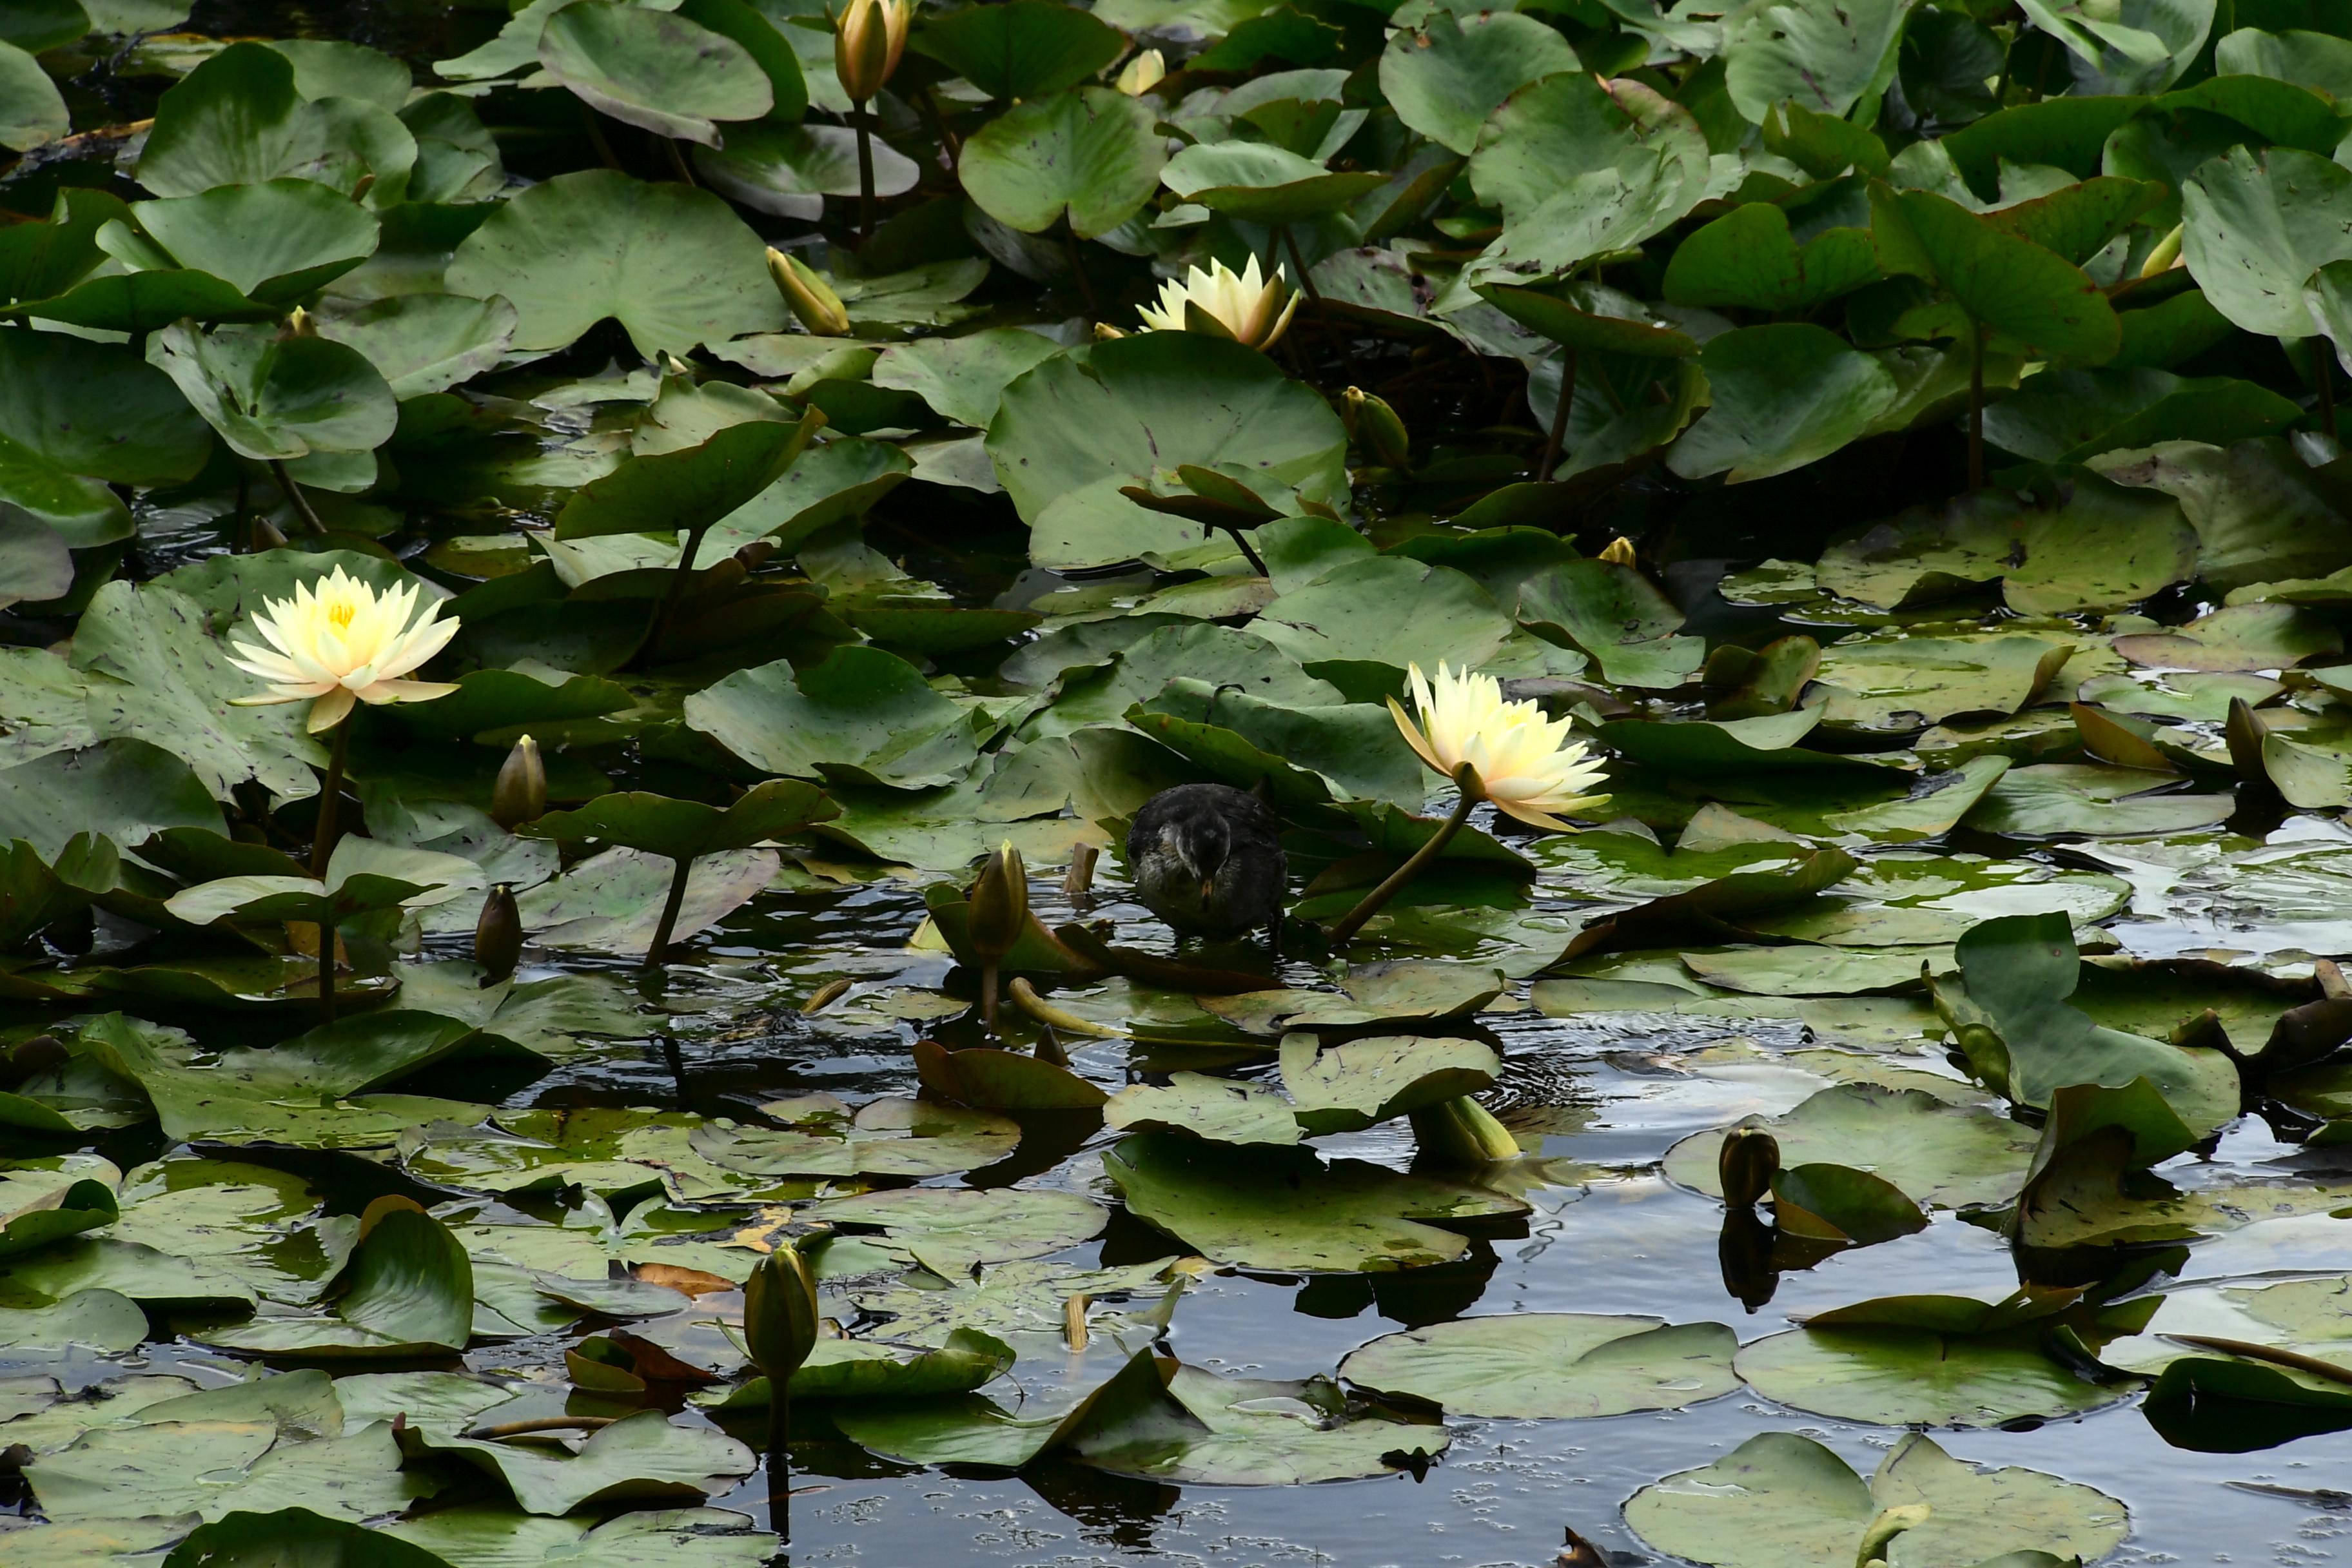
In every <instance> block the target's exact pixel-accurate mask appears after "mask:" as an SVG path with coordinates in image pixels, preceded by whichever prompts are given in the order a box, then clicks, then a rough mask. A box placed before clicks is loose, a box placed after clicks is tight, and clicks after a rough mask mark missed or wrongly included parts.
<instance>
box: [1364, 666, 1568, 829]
mask: <svg viewBox="0 0 2352 1568" xmlns="http://www.w3.org/2000/svg"><path fill="white" fill-rule="evenodd" d="M1411 679H1412V700H1413V706H1414V707H1415V708H1416V709H1418V710H1420V714H1421V719H1420V721H1419V722H1418V723H1416V722H1414V721H1413V720H1412V717H1411V716H1410V715H1408V714H1407V713H1406V712H1405V710H1404V708H1403V706H1402V704H1400V703H1399V702H1398V701H1397V700H1396V699H1395V698H1393V697H1391V698H1390V699H1389V711H1390V712H1391V713H1392V714H1394V715H1395V717H1396V723H1397V728H1398V729H1399V730H1400V731H1402V732H1403V734H1404V738H1405V743H1406V744H1407V745H1410V746H1411V747H1412V749H1413V751H1414V752H1416V753H1417V754H1418V755H1419V756H1420V758H1421V760H1422V761H1423V762H1424V763H1428V764H1429V765H1430V766H1431V767H1432V768H1434V769H1435V770H1436V771H1437V772H1439V773H1444V775H1445V776H1446V777H1448V778H1452V777H1454V773H1455V770H1457V769H1459V768H1460V767H1461V766H1462V764H1463V763H1469V764H1470V766H1471V768H1472V769H1473V770H1475V773H1476V774H1477V785H1476V787H1477V788H1478V789H1479V790H1480V792H1482V793H1483V794H1484V795H1485V796H1486V799H1488V800H1491V801H1493V802H1494V803H1495V806H1496V809H1497V810H1499V811H1502V812H1505V813H1507V814H1508V815H1510V816H1516V817H1517V818H1518V819H1519V820H1520V821H1521V822H1525V823H1528V824H1530V825H1532V826H1537V827H1566V826H1569V824H1568V823H1567V822H1565V821H1563V820H1561V819H1562V818H1563V817H1564V816H1567V815H1568V814H1569V813H1570V812H1582V811H1588V810H1590V809H1591V808H1592V807H1595V806H1601V805H1608V804H1609V796H1608V795H1605V794H1603V795H1595V794H1591V793H1589V792H1590V791H1591V788H1592V786H1593V785H1594V784H1599V783H1600V782H1601V764H1600V763H1598V762H1597V761H1595V760H1593V758H1592V755H1591V747H1589V746H1587V745H1586V744H1585V743H1584V742H1581V741H1571V740H1570V739H1569V721H1567V720H1565V719H1547V718H1545V717H1544V713H1543V710H1542V709H1541V708H1538V706H1536V704H1534V703H1532V702H1506V701H1504V700H1503V683H1502V682H1501V681H1499V680H1496V679H1495V678H1494V677H1493V676H1491V675H1479V674H1475V673H1474V672H1472V671H1470V670H1467V669H1464V670H1459V671H1456V670H1452V669H1449V668H1446V666H1445V664H1444V661H1442V660H1441V661H1440V662H1439V664H1438V666H1437V679H1436V681H1435V682H1434V683H1432V682H1431V681H1430V679H1428V678H1427V677H1426V676H1424V675H1423V674H1422V672H1421V666H1419V665H1417V664H1416V665H1413V666H1412V668H1411Z"/></svg>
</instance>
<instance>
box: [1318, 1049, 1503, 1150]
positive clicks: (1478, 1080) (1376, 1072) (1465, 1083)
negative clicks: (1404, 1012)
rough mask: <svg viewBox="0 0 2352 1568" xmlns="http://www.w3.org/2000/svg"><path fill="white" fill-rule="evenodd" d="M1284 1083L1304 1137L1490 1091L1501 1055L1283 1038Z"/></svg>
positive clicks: (1352, 1127)
mask: <svg viewBox="0 0 2352 1568" xmlns="http://www.w3.org/2000/svg"><path fill="white" fill-rule="evenodd" d="M1281 1059H1282V1084H1283V1087H1284V1088H1285V1089H1288V1090H1289V1091H1290V1098H1291V1100H1292V1101H1293V1102H1294V1104H1295V1107H1296V1113H1297V1118H1298V1124H1299V1126H1300V1128H1301V1129H1303V1130H1304V1131H1306V1133H1307V1136H1308V1137H1320V1136H1321V1135H1323V1134H1324V1133H1327V1132H1354V1131H1360V1130H1361V1129H1363V1128H1366V1127H1371V1126H1375V1125H1377V1124H1379V1123H1380V1122H1382V1121H1388V1120H1390V1119H1391V1117H1397V1116H1404V1115H1408V1114H1410V1113H1411V1112H1412V1111H1415V1110H1425V1109H1427V1108H1428V1107H1430V1106H1433V1105H1442V1104H1444V1102H1445V1101H1447V1100H1458V1099H1460V1098H1461V1097H1463V1096H1464V1095H1467V1094H1476V1093H1478V1092H1479V1091H1481V1090H1482V1089H1488V1088H1490V1087H1492V1086H1493V1084H1494V1081H1495V1079H1496V1075H1497V1074H1499V1073H1500V1072H1501V1071H1502V1061H1501V1058H1498V1057H1496V1055H1495V1053H1494V1051H1493V1050H1492V1049H1491V1048H1489V1047H1486V1046H1484V1045H1482V1044H1480V1043H1479V1042H1478V1041H1476V1040H1463V1039H1448V1038H1444V1037H1415V1036H1412V1035H1374V1036H1370V1037H1364V1038H1361V1039H1352V1040H1349V1041H1347V1042H1345V1043H1343V1044H1340V1045H1333V1046H1321V1045H1318V1042H1317V1040H1316V1037H1314V1036H1313V1035H1311V1034H1297V1035H1286V1036H1284V1037H1283V1041H1282V1058H1281Z"/></svg>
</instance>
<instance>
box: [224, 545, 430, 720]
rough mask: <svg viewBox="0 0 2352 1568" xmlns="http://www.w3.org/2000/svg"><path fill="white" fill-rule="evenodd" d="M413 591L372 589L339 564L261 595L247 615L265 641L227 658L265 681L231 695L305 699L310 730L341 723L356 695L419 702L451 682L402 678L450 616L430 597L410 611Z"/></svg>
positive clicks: (257, 700) (255, 700)
mask: <svg viewBox="0 0 2352 1568" xmlns="http://www.w3.org/2000/svg"><path fill="white" fill-rule="evenodd" d="M421 596H422V595H420V593H419V591H418V589H417V587H416V585H415V584H403V585H402V586H400V587H397V588H394V589H393V590H392V591H391V592H389V593H385V594H378V593H377V592H376V591H375V589H374V588H373V587H371V586H370V585H369V584H365V583H362V582H361V581H360V580H359V579H358V578H356V577H353V576H352V575H351V574H349V573H347V572H345V571H344V570H343V569H342V568H341V567H340V566H338V567H336V568H335V569H334V570H333V571H332V572H331V573H329V574H327V575H326V576H324V577H320V578H316V579H314V580H312V581H311V582H309V583H300V584H296V585H295V588H294V596H293V597H292V598H290V599H271V600H268V602H267V603H266V605H265V606H264V608H263V610H262V612H261V614H259V615H257V616H254V618H253V624H254V625H255V626H257V627H259V628H260V631H261V635H262V636H263V637H267V638H268V639H269V642H270V645H271V646H270V647H255V646H254V645H253V644H251V643H249V642H238V643H236V644H235V645H234V646H235V647H236V651H237V652H238V653H239V654H242V655H244V657H243V658H231V659H230V660H229V662H230V663H231V664H234V665H236V667H237V668H239V669H242V670H244V671H245V672H246V673H247V674H248V675H255V676H258V677H260V678H261V679H263V680H266V681H268V683H269V689H268V691H265V692H263V693H261V694H260V695H259V696H257V697H239V698H236V699H235V701H236V704H237V705H238V706H239V707H256V706H259V705H262V704H265V703H270V702H300V701H302V700H306V699H308V700H310V733H312V734H314V735H316V734H320V733H321V732H323V731H328V730H331V729H333V728H334V727H335V726H336V725H337V724H340V723H341V722H342V721H343V719H344V717H345V716H346V715H347V714H349V713H350V712H351V710H352V704H354V703H356V702H369V703H384V702H423V701H426V700H430V699H432V698H436V697H443V696H446V695H447V694H448V693H450V692H452V691H455V690H457V688H456V687H455V686H452V685H448V684H446V683H445V682H442V681H437V680H409V679H404V677H405V676H406V675H407V674H408V672H409V671H411V670H413V669H415V668H417V667H418V666H419V665H421V664H423V663H424V662H425V660H426V659H428V658H432V657H433V656H434V655H435V654H436V653H439V652H440V651H441V650H442V649H443V648H444V647H447V646H448V643H449V639H450V638H451V637H455V636H457V617H455V616H451V617H450V618H449V619H448V620H446V621H445V620H440V619H438V618H436V617H438V616H439V615H440V613H441V605H440V604H439V602H438V601H436V602H434V603H432V604H428V605H425V613H424V614H422V615H418V614H417V613H416V611H417V601H418V600H419V598H420V597H421Z"/></svg>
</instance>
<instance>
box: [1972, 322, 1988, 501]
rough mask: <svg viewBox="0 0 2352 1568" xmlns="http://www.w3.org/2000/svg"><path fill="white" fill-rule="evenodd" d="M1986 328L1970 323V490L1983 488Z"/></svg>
mask: <svg viewBox="0 0 2352 1568" xmlns="http://www.w3.org/2000/svg"><path fill="white" fill-rule="evenodd" d="M1984 351H1985V334H1984V329H1983V328H1982V327H1980V326H1979V325H1977V324H1976V323H1975V322H1974V321H1970V322H1969V489H1970V490H1972V491H1973V490H1980V489H1984V482H1985V469H1984Z"/></svg>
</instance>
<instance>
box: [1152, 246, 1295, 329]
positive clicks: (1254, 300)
mask: <svg viewBox="0 0 2352 1568" xmlns="http://www.w3.org/2000/svg"><path fill="white" fill-rule="evenodd" d="M1297 309H1298V297H1297V295H1296V294H1294V293H1292V292H1291V289H1290V279H1289V277H1288V275H1287V274H1286V273H1285V272H1284V271H1283V269H1282V268H1279V267H1277V268H1275V269H1274V276H1273V277H1272V278H1270V279H1269V278H1265V277H1262V276H1260V275H1259V272H1258V269H1257V258H1256V257H1255V256H1253V257H1251V258H1249V265H1248V266H1247V267H1245V268H1243V269H1242V270H1241V271H1239V272H1235V271H1234V269H1233V268H1230V267H1228V266H1226V265H1225V264H1224V263H1223V262H1222V261H1219V262H1215V263H1213V264H1212V266H1211V268H1210V269H1209V270H1208V271H1205V272H1204V271H1202V269H1201V268H1197V267H1195V268H1191V269H1190V270H1188V271H1187V272H1186V273H1185V274H1184V280H1183V281H1182V282H1181V283H1179V282H1176V281H1175V280H1173V279H1171V280H1170V281H1168V282H1166V283H1163V284H1161V285H1160V308H1159V309H1158V310H1154V309H1152V308H1151V307H1150V306H1149V305H1144V306H1140V307H1139V308H1138V309H1137V311H1136V313H1137V314H1138V315H1139V316H1141V317H1142V318H1143V324H1144V325H1145V326H1147V327H1149V328H1150V329H1151V330H1152V331H1158V332H1205V333H1207V334H1209V335H1210V336H1212V337H1219V338H1231V339H1233V340H1234V342H1241V343H1247V344H1248V345H1249V346H1250V347H1252V348H1254V349H1268V348H1272V347H1273V346H1274V345H1275V344H1276V342H1279V341H1280V339H1281V337H1282V334H1283V332H1284V331H1285V330H1286V328H1288V327H1289V325H1290V315H1291V312H1292V311H1294V310H1297Z"/></svg>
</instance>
